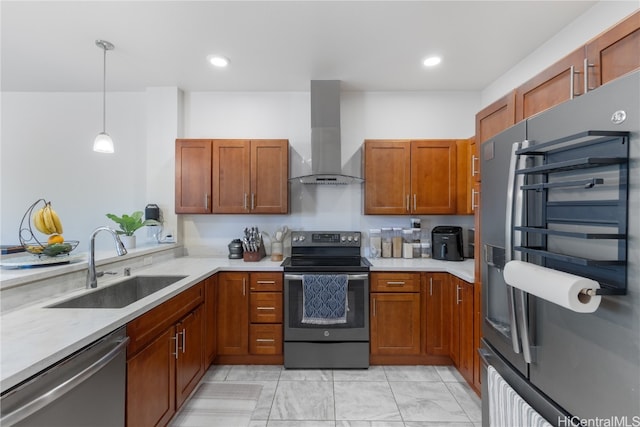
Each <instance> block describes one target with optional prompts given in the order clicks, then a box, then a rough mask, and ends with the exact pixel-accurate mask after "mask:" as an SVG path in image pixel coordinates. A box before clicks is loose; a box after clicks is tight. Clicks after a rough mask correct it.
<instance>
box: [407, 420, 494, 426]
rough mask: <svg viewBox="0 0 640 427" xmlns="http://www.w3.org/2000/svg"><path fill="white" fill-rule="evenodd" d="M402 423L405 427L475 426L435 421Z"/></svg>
mask: <svg viewBox="0 0 640 427" xmlns="http://www.w3.org/2000/svg"><path fill="white" fill-rule="evenodd" d="M404 425H405V427H476V426H474V425H473V423H446V422H445V423H443V422H437V421H436V422H432V421H409V422H406V423H404ZM479 427H482V426H479Z"/></svg>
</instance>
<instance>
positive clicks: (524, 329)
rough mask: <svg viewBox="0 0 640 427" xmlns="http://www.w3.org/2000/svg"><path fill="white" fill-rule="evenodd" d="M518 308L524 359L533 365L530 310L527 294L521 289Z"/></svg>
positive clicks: (517, 297) (517, 300)
mask: <svg viewBox="0 0 640 427" xmlns="http://www.w3.org/2000/svg"><path fill="white" fill-rule="evenodd" d="M515 292H516V307H517V312H518V320H517V323H518V326H519V327H520V331H519V334H520V337H521V338H522V357H523V358H524V361H525V362H526V363H533V353H532V350H531V334H530V328H529V316H528V315H529V310H528V306H527V293H526V292H525V291H522V290H520V289H518V290H516V291H515Z"/></svg>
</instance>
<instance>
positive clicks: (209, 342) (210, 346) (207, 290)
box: [204, 274, 218, 367]
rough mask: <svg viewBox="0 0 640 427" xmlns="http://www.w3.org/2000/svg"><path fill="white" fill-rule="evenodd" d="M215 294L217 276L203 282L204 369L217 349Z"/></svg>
mask: <svg viewBox="0 0 640 427" xmlns="http://www.w3.org/2000/svg"><path fill="white" fill-rule="evenodd" d="M217 292H218V275H217V274H214V275H213V276H211V277H209V278H208V279H206V280H205V281H204V361H205V366H206V367H208V366H209V365H211V364H212V363H213V360H214V359H215V357H216V354H217V348H218V338H217V337H218V329H217V328H216V321H217V319H216V313H217V304H216V298H217Z"/></svg>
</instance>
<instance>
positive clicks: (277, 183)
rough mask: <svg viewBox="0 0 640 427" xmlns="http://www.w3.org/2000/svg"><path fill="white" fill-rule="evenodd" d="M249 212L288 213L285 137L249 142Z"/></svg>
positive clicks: (287, 171)
mask: <svg viewBox="0 0 640 427" xmlns="http://www.w3.org/2000/svg"><path fill="white" fill-rule="evenodd" d="M250 175H251V195H250V196H249V204H250V210H251V213H266V214H272V213H273V214H286V213H288V212H289V183H288V178H289V144H288V142H287V141H286V140H257V141H251V172H250Z"/></svg>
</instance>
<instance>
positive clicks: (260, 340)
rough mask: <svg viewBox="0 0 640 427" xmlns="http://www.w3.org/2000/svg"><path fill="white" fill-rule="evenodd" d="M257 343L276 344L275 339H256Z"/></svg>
mask: <svg viewBox="0 0 640 427" xmlns="http://www.w3.org/2000/svg"><path fill="white" fill-rule="evenodd" d="M256 342H276V340H274V339H273V338H256Z"/></svg>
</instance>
